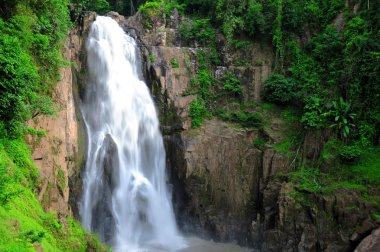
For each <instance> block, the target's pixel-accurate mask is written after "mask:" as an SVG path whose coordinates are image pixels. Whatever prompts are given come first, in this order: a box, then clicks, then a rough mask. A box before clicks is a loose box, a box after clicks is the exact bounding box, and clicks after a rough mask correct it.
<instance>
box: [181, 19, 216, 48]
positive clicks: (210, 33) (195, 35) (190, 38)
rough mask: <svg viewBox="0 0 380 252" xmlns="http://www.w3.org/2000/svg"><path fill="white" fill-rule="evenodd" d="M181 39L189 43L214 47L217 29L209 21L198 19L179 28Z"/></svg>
mask: <svg viewBox="0 0 380 252" xmlns="http://www.w3.org/2000/svg"><path fill="white" fill-rule="evenodd" d="M179 31H180V34H181V38H182V39H183V40H185V41H187V42H195V41H196V42H198V43H200V44H201V45H202V46H209V47H213V46H214V45H216V33H215V29H214V28H213V27H212V26H211V24H210V20H209V19H196V20H194V21H191V22H184V23H182V24H181V26H180V27H179Z"/></svg>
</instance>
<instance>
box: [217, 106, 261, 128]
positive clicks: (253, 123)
mask: <svg viewBox="0 0 380 252" xmlns="http://www.w3.org/2000/svg"><path fill="white" fill-rule="evenodd" d="M216 114H217V115H218V117H219V118H220V119H222V120H224V121H230V122H234V123H238V124H240V125H241V126H243V127H258V126H261V122H262V119H261V116H260V114H258V113H251V112H248V111H246V110H242V109H241V110H219V111H217V112H216Z"/></svg>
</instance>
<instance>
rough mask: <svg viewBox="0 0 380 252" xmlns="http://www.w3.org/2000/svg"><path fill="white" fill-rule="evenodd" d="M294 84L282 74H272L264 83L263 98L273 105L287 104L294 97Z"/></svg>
mask: <svg viewBox="0 0 380 252" xmlns="http://www.w3.org/2000/svg"><path fill="white" fill-rule="evenodd" d="M295 92H296V90H295V83H294V82H293V80H292V79H291V78H287V77H285V76H284V75H282V74H273V75H271V76H270V77H269V79H268V80H267V81H266V82H265V83H264V98H265V100H267V101H270V102H274V103H279V104H281V103H287V102H290V101H291V100H292V99H293V98H295V97H296V93H295Z"/></svg>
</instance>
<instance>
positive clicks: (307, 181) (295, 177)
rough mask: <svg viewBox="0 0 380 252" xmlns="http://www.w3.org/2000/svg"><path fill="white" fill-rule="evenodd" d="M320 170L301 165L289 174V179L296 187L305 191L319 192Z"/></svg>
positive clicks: (320, 188)
mask: <svg viewBox="0 0 380 252" xmlns="http://www.w3.org/2000/svg"><path fill="white" fill-rule="evenodd" d="M320 175H321V174H320V172H319V170H318V169H315V168H305V167H301V169H299V170H298V171H295V172H293V173H292V174H291V179H292V181H293V182H295V183H296V188H297V189H298V190H301V191H307V192H320V191H321V190H322V185H321V184H320V182H319V177H320Z"/></svg>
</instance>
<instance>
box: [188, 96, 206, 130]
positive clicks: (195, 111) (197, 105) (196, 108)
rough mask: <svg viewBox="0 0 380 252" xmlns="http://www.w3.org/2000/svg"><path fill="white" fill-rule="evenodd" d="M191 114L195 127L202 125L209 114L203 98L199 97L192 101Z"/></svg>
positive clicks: (192, 123)
mask: <svg viewBox="0 0 380 252" xmlns="http://www.w3.org/2000/svg"><path fill="white" fill-rule="evenodd" d="M189 115H190V117H191V118H192V120H191V126H192V127H194V128H197V127H199V126H201V125H202V123H203V121H204V119H205V118H206V117H208V116H209V113H208V111H207V109H206V108H205V104H204V101H203V99H202V98H198V99H197V100H195V101H192V102H191V103H190V107H189Z"/></svg>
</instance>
